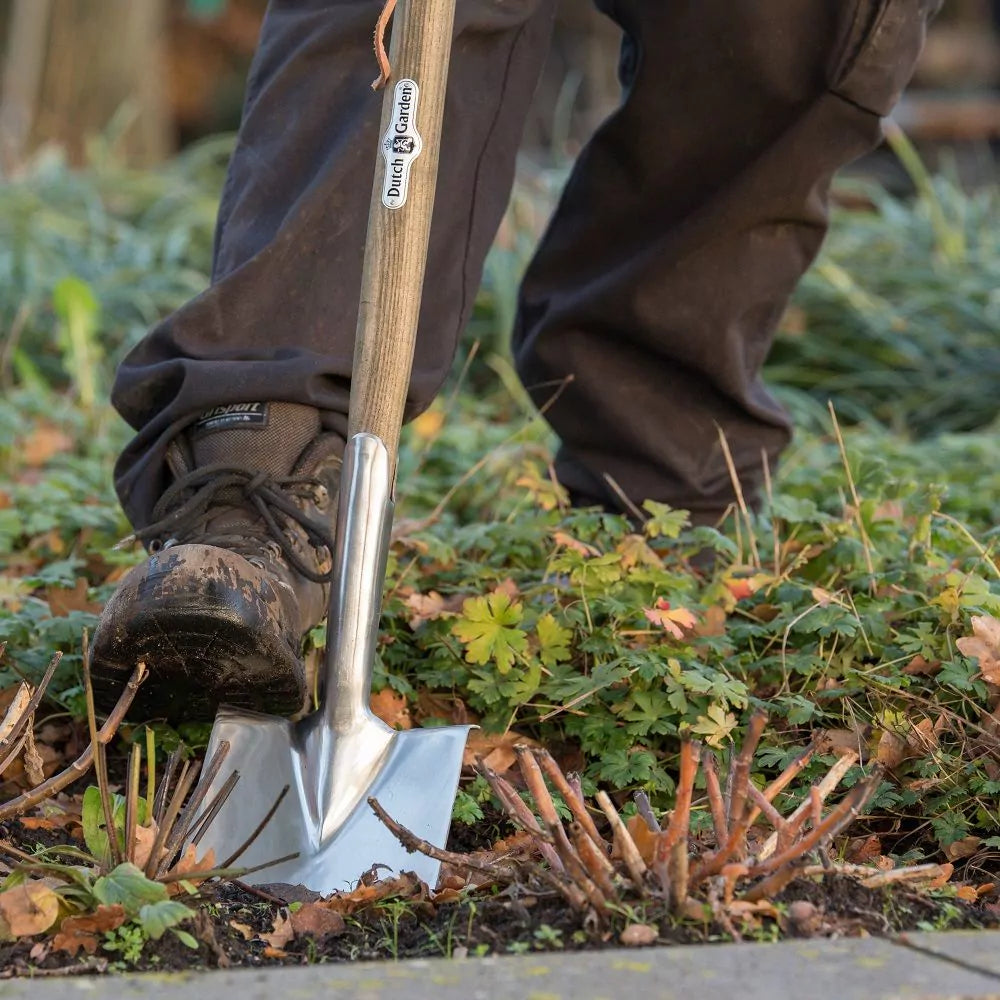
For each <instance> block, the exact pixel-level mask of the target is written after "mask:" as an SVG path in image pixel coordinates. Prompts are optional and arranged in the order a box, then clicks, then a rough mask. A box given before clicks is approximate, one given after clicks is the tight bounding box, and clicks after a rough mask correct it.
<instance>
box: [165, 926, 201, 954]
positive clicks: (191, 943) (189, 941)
mask: <svg viewBox="0 0 1000 1000" xmlns="http://www.w3.org/2000/svg"><path fill="white" fill-rule="evenodd" d="M170 930H171V933H173V935H174V936H175V937H176V938H177V940H178V941H180V943H181V944H182V945H184V947H185V948H190V949H191V950H192V951H197V950H198V947H199V945H198V942H197V940H195V937H194V935H193V934H189V933H188V932H187V931H182V930H180V929H179V928H177V927H171V928H170Z"/></svg>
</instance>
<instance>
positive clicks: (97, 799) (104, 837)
mask: <svg viewBox="0 0 1000 1000" xmlns="http://www.w3.org/2000/svg"><path fill="white" fill-rule="evenodd" d="M81 813H82V816H81V820H82V825H83V840H84V843H85V844H86V845H87V850H88V851H90V853H91V854H92V855H93V857H94V858H96V859H97V860H98V861H99V862H100V863H101V864H102V865H107V864H110V863H111V843H110V839H109V837H108V831H107V827H106V823H105V816H104V804H103V803H102V802H101V790H100V789H99V788H98V787H97V786H96V785H90V786H88V788H87V790H86V791H85V792H84V793H83V806H82V808H81ZM111 818H112V821H113V822H114V824H115V834H116V836H117V838H118V846H119V848H121V849H124V847H125V796H124V795H112V796H111ZM147 818H148V809H147V805H146V800H145V799H144V798H143V797H142V796H141V795H140V796H139V797H138V799H137V800H136V822H137V823H138V824H139V825H140V826H143V825H144V824H145V823H146V820H147Z"/></svg>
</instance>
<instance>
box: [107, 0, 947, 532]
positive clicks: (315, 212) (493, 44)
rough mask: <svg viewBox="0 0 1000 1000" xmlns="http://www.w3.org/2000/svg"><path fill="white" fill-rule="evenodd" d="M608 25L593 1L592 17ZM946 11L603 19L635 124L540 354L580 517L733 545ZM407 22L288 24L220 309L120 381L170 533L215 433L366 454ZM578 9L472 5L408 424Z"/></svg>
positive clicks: (615, 13) (534, 268)
mask: <svg viewBox="0 0 1000 1000" xmlns="http://www.w3.org/2000/svg"><path fill="white" fill-rule="evenodd" d="M577 2H582V0H577ZM938 2H939V0H597V4H598V6H599V7H600V8H601V10H603V11H604V12H605V13H606V14H607V15H608V16H609V17H612V18H613V19H614V20H615V21H616V22H617V23H618V24H619V25H620V26H621V28H622V32H623V46H622V53H621V60H620V66H619V74H620V78H621V82H622V101H621V105H620V106H619V108H618V109H617V110H616V111H615V112H614V113H613V114H612V115H611V116H610V117H609V118H608V120H607V121H606V122H605V123H604V124H603V125H602V126H601V127H600V128H599V129H598V130H597V132H596V134H595V135H594V136H593V137H592V139H591V140H590V142H589V143H588V145H587V146H586V147H585V149H584V150H583V152H582V153H581V154H580V157H579V159H578V161H577V163H576V165H575V167H574V169H573V172H572V175H571V176H570V178H569V181H568V183H567V185H566V189H565V191H564V192H563V195H562V198H561V201H560V203H559V206H558V208H557V210H556V213H555V215H554V217H553V219H552V221H551V224H550V225H549V227H548V231H547V232H546V233H545V236H544V238H543V239H542V241H541V244H540V246H539V247H538V251H537V254H536V256H535V258H534V260H533V261H532V263H531V266H530V267H529V269H528V272H527V275H526V276H525V278H524V282H523V286H522V289H521V293H520V298H519V305H518V318H517V322H516V327H515V330H514V332H513V350H514V356H515V359H516V362H517V367H518V371H519V373H520V375H521V378H522V379H523V381H524V383H525V385H526V386H527V388H528V390H529V391H531V392H532V393H533V394H534V396H535V398H536V400H537V401H544V400H546V399H547V398H548V397H549V395H550V394H551V387H552V386H553V384H558V383H560V382H562V381H564V380H565V379H566V377H567V376H569V375H572V376H573V380H572V382H570V383H569V384H568V385H567V387H566V388H565V390H564V391H563V392H562V394H561V395H560V396H559V398H558V401H557V402H556V403H555V404H554V405H553V406H552V407H551V408H550V409H549V410H548V411H547V417H548V419H549V420H550V422H551V424H552V426H553V427H554V428H555V430H556V432H557V433H558V434H559V437H560V439H561V441H562V447H561V450H560V452H559V456H558V461H557V471H558V474H559V476H560V478H561V479H562V480H563V482H564V483H565V484H566V485H567V486H568V487H569V488H570V490H571V491H572V493H573V494H574V495H575V497H576V498H577V499H579V500H582V501H593V502H598V503H605V504H607V505H609V506H614V505H615V503H616V498H615V496H614V494H613V493H612V492H611V491H610V490H609V487H608V484H607V477H612V478H613V479H614V480H615V482H617V483H618V484H619V485H620V487H621V488H622V489H623V490H624V491H625V493H626V494H627V495H628V496H629V497H631V498H632V499H633V500H635V501H641V500H642V499H645V498H653V499H657V500H661V501H665V502H668V503H670V504H673V505H674V506H683V507H687V508H689V509H692V510H693V511H695V513H696V515H699V516H700V517H711V516H714V515H715V514H716V513H718V512H719V511H721V509H722V508H724V507H725V506H726V505H727V503H728V502H729V501H730V499H731V487H730V485H729V477H728V475H727V472H726V467H725V463H724V461H723V456H722V454H721V450H720V447H719V443H718V428H721V429H722V431H723V432H724V433H725V435H726V437H727V439H728V441H729V444H730V447H731V449H732V452H733V456H734V460H735V463H736V467H737V469H738V471H739V473H740V475H741V477H742V479H743V481H744V483H745V484H746V486H747V487H748V488H752V487H753V486H754V485H755V484H756V483H758V482H759V480H760V475H761V465H762V459H761V456H762V452H766V453H767V455H768V456H769V457H771V458H774V457H776V455H777V454H778V452H779V451H780V450H781V448H782V447H783V446H784V444H785V443H786V442H787V440H788V437H789V433H790V429H789V426H788V422H787V419H786V417H785V415H784V414H783V412H782V411H781V409H780V408H779V407H778V406H777V404H776V403H775V401H774V400H773V399H772V398H771V396H770V395H769V394H768V392H767V390H766V389H765V388H764V386H763V384H762V382H761V379H760V370H761V365H762V364H763V362H764V359H765V356H766V354H767V351H768V348H769V346H770V344H771V340H772V337H773V333H774V329H775V326H776V324H777V322H778V319H779V317H780V316H781V313H782V311H783V310H784V308H785V305H786V303H787V301H788V297H789V295H790V294H791V292H792V290H793V289H794V287H795V284H796V282H797V281H798V279H799V278H800V276H801V275H802V273H803V272H804V271H805V269H806V268H807V267H808V266H809V264H810V262H811V261H812V259H813V257H814V256H815V254H816V252H817V249H818V248H819V245H820V243H821V241H822V239H823V236H824V233H825V231H826V227H827V210H828V192H829V186H830V180H831V178H832V176H833V174H834V173H835V172H836V171H837V170H838V169H839V168H840V167H841V166H843V165H844V164H846V163H848V162H849V161H851V160H853V159H855V158H856V157H857V156H859V155H860V154H862V153H864V152H866V151H867V150H869V149H871V148H872V147H873V146H874V145H875V144H877V143H878V142H879V139H880V135H881V131H880V116H883V115H886V114H888V113H889V111H890V110H891V109H892V107H893V105H894V103H895V102H896V100H897V98H898V97H899V94H900V91H901V89H902V88H903V86H904V85H905V83H906V82H907V80H908V79H909V76H910V74H911V72H912V69H913V65H914V62H915V60H916V58H917V55H918V53H919V51H920V48H921V45H922V42H923V37H924V32H925V25H926V21H927V18H928V17H929V16H930V14H931V12H932V9H933V8H936V7H937V6H938ZM381 6H382V0H271V4H270V7H269V10H268V13H267V17H266V21H265V24H264V28H263V33H262V37H261V42H260V47H259V50H258V52H257V55H256V59H255V62H254V65H253V68H252V71H251V76H250V81H249V87H248V93H247V98H246V106H245V109H244V116H243V123H242V127H241V129H240V134H239V139H238V142H237V146H236V151H235V154H234V156H233V159H232V163H231V166H230V170H229V176H228V180H227V183H226V187H225V191H224V194H223V198H222V204H221V208H220V213H219V223H218V231H217V235H216V248H215V249H216V254H215V263H214V271H213V276H212V285H211V287H210V288H209V289H208V290H207V291H206V292H205V293H204V294H202V295H201V296H199V297H198V298H196V299H195V300H194V301H192V302H190V303H189V304H188V305H186V306H185V307H183V308H182V309H180V310H179V311H178V312H177V313H175V314H174V315H172V316H170V317H169V318H167V319H166V320H165V321H164V322H163V323H161V324H160V325H159V326H158V327H157V328H156V329H154V330H153V331H152V332H151V333H150V334H149V336H148V337H147V338H146V339H145V340H144V341H143V342H142V343H141V344H140V345H139V346H138V347H136V348H135V350H133V351H132V353H131V354H130V355H129V356H128V358H127V359H126V360H125V362H124V363H123V364H122V366H121V368H120V369H119V372H118V377H117V381H116V384H115V388H114V395H113V399H114V403H115V405H116V407H117V408H118V409H119V411H120V412H121V413H122V414H123V415H124V416H125V417H126V419H127V420H128V421H129V422H130V423H131V424H132V426H133V427H134V428H135V429H136V432H137V434H136V437H135V438H134V440H133V441H132V442H131V444H130V445H129V447H128V448H127V449H126V451H125V453H124V454H123V455H122V457H121V458H120V460H119V463H118V466H117V470H116V483H117V486H118V490H119V494H120V496H121V499H122V502H123V504H124V506H125V509H126V511H127V513H128V515H129V517H130V518H131V519H132V521H133V522H134V523H135V524H137V525H140V526H141V525H143V524H144V523H146V520H147V518H148V516H149V511H150V509H151V507H152V505H153V503H154V502H155V500H156V498H157V497H158V495H159V494H160V492H161V491H162V489H163V487H164V484H165V481H166V479H165V477H166V475H167V474H166V471H165V469H164V465H163V456H164V452H165V449H166V446H167V444H168V442H169V441H170V439H171V438H172V437H173V436H174V435H176V434H177V433H178V432H179V431H180V430H181V429H182V428H183V427H184V426H185V425H186V424H187V423H188V422H190V421H191V420H192V419H194V418H195V417H196V416H197V415H198V414H199V413H201V412H202V411H204V410H205V409H207V408H209V407H211V406H216V405H220V404H225V403H239V402H247V401H257V400H268V399H274V400H279V399H280V400H291V401H296V402H307V403H311V404H313V405H315V406H317V407H319V408H320V409H321V410H322V411H323V415H324V416H323V419H324V422H325V424H326V426H328V427H330V428H333V429H337V430H340V431H344V429H345V428H346V414H347V408H348V396H349V392H350V381H349V379H350V371H351V359H352V350H353V337H354V328H355V318H356V314H357V304H358V295H359V287H360V280H361V261H362V255H363V246H364V241H365V226H366V222H367V206H368V199H369V195H370V191H371V178H372V172H373V168H374V159H375V148H376V142H377V131H378V120H379V103H380V102H379V100H378V99H377V98H374V97H373V96H372V93H371V91H370V87H369V84H370V81H371V78H372V56H371V35H372V28H373V25H374V23H375V19H376V17H377V15H378V12H379V10H380V9H381ZM553 6H554V0H458V13H457V22H456V27H455V42H454V55H453V61H452V77H451V81H450V89H449V94H448V103H447V108H446V113H445V126H444V139H443V148H442V155H441V177H440V184H441V188H440V194H439V197H438V199H437V209H436V212H435V217H434V224H433V232H432V237H431V248H430V261H429V269H428V273H429V274H430V275H431V276H432V280H431V282H430V286H429V291H428V294H427V295H426V296H425V299H424V304H423V310H422V316H421V328H420V334H419V342H418V345H417V353H416V360H415V364H414V371H413V378H412V382H411V386H410V398H409V415H410V416H413V415H414V414H416V413H418V412H420V410H421V409H422V408H424V407H426V406H427V405H428V404H429V403H430V401H431V400H432V399H433V397H434V395H435V394H436V393H437V391H438V390H439V388H440V386H441V384H442V381H443V380H444V378H445V376H446V374H447V372H448V370H449V368H450V365H451V362H452V357H453V354H454V352H455V349H456V344H457V341H458V337H459V334H460V332H461V330H462V327H463V325H464V324H465V322H466V321H467V319H468V316H469V313H470V310H471V308H472V304H473V300H474V298H475V294H476V289H477V286H478V284H479V280H480V277H481V272H482V265H483V259H484V257H485V255H486V252H487V250H488V249H489V246H490V243H491V241H492V239H493V236H494V233H495V231H496V228H497V225H498V224H499V220H500V218H501V215H502V213H503V210H504V207H505V205H506V203H507V199H508V196H509V192H510V187H511V183H512V179H513V175H514V162H515V154H516V152H517V148H518V143H519V139H520V136H521V132H522V128H523V123H524V119H525V115H526V113H527V110H528V107H529V103H530V101H531V97H532V93H533V91H534V88H535V85H536V82H537V79H538V76H539V73H540V70H541V66H542V63H543V60H544V58H545V54H546V49H547V46H548V41H549V36H550V30H551V23H552V17H553Z"/></svg>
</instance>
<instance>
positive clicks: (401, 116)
mask: <svg viewBox="0 0 1000 1000" xmlns="http://www.w3.org/2000/svg"><path fill="white" fill-rule="evenodd" d="M419 99H420V88H419V87H418V86H417V84H416V83H415V82H414V81H413V80H400V81H399V83H397V84H396V89H395V92H394V93H393V101H392V118H391V119H390V120H389V128H388V129H387V131H386V133H385V136H384V137H383V138H382V155H383V156H384V157H385V178H384V179H383V181H382V204H383V205H385V207H386V208H402V207H403V206H404V205H405V204H406V197H407V194H408V193H409V189H410V168H411V167H412V166H413V161H414V160H415V159H416V158H417V157H418V156H419V155H420V151H421V149H423V145H424V144H423V140H422V139H421V138H420V133H419V132H418V131H417V102H418V101H419Z"/></svg>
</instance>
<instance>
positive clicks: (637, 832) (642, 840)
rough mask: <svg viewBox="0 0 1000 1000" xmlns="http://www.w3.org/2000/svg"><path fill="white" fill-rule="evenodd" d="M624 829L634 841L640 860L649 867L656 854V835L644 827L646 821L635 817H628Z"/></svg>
mask: <svg viewBox="0 0 1000 1000" xmlns="http://www.w3.org/2000/svg"><path fill="white" fill-rule="evenodd" d="M625 827H626V829H627V830H628V832H629V833H630V834H631V836H632V839H633V840H634V841H635V846H636V847H637V848H638V849H639V854H641V855H642V860H643V861H645V862H646V864H647V865H651V864H652V863H653V855H654V854H655V853H656V834H655V833H654V832H653V831H652V830H650V828H649V827H648V826H647V825H646V821H645V820H644V819H643V818H642V817H641V816H637V815H636V816H629V818H628V820H627V821H626V823H625ZM616 853H617V851H616Z"/></svg>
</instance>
